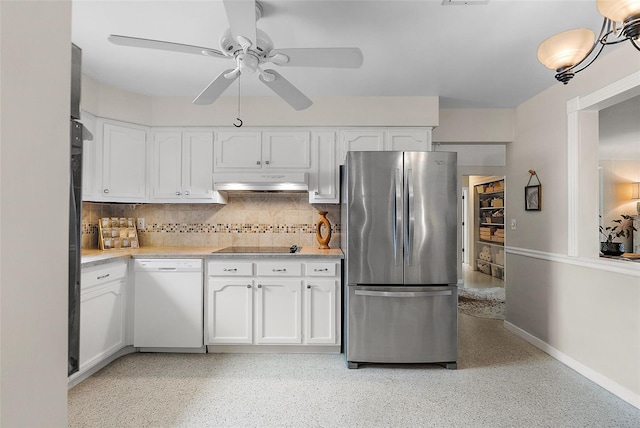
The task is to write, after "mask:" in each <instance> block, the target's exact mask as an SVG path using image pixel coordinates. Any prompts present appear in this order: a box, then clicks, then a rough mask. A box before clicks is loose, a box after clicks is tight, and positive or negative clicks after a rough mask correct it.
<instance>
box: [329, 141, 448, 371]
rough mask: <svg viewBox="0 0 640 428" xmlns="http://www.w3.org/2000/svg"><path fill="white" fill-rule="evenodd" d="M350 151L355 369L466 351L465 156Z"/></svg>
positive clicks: (348, 256)
mask: <svg viewBox="0 0 640 428" xmlns="http://www.w3.org/2000/svg"><path fill="white" fill-rule="evenodd" d="M456 156H457V155H456V153H447V152H349V153H348V154H347V160H346V164H345V167H344V169H343V177H342V195H341V197H342V199H341V207H342V210H341V216H342V228H343V231H342V250H343V252H344V253H345V261H344V282H343V283H344V284H346V287H344V302H345V308H344V338H345V353H346V359H347V365H348V367H349V368H357V367H358V365H359V364H360V363H440V364H443V365H445V366H446V367H447V368H456V361H457V356H458V308H457V303H458V289H457V285H456V284H457V258H456V248H457V227H456V222H457V221H456V218H457V195H456V182H457V171H456V166H457V158H456Z"/></svg>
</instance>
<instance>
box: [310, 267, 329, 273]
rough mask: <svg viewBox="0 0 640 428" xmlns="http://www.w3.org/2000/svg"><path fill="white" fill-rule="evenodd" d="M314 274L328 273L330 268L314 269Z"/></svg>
mask: <svg viewBox="0 0 640 428" xmlns="http://www.w3.org/2000/svg"><path fill="white" fill-rule="evenodd" d="M313 271H314V272H328V271H329V268H324V269H314V270H313Z"/></svg>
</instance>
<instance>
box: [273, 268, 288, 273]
mask: <svg viewBox="0 0 640 428" xmlns="http://www.w3.org/2000/svg"><path fill="white" fill-rule="evenodd" d="M272 271H273V272H286V271H287V269H285V268H283V269H272Z"/></svg>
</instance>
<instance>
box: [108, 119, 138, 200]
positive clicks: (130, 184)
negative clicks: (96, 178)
mask: <svg viewBox="0 0 640 428" xmlns="http://www.w3.org/2000/svg"><path fill="white" fill-rule="evenodd" d="M146 156H147V132H146V131H145V130H144V129H142V128H138V127H133V126H131V127H129V126H123V125H116V124H111V123H105V124H104V127H103V140H102V192H103V197H104V199H105V200H109V201H113V202H142V201H144V200H145V199H146V197H147V192H146V189H147V182H146V177H147V176H146V174H147V168H146Z"/></svg>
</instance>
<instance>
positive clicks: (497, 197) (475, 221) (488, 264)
mask: <svg viewBox="0 0 640 428" xmlns="http://www.w3.org/2000/svg"><path fill="white" fill-rule="evenodd" d="M464 183H465V184H466V187H463V190H462V241H463V242H462V247H463V253H462V273H463V284H464V287H465V288H494V287H504V278H505V275H506V272H505V252H504V241H505V239H504V238H505V227H504V223H505V221H504V218H505V209H506V198H505V190H506V185H505V177H504V176H487V175H469V176H466V177H464Z"/></svg>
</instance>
